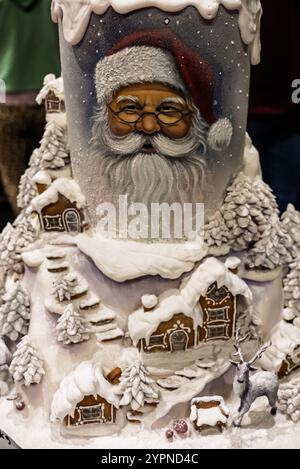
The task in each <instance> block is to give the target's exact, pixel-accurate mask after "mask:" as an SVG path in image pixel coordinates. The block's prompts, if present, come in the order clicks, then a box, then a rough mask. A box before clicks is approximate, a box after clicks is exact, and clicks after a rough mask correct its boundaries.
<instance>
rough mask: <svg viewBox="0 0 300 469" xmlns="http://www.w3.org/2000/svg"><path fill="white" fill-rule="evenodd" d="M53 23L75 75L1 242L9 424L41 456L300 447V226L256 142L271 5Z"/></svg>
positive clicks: (135, 5) (88, 16)
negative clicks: (253, 87) (271, 181)
mask: <svg viewBox="0 0 300 469" xmlns="http://www.w3.org/2000/svg"><path fill="white" fill-rule="evenodd" d="M52 15H53V19H54V20H55V21H57V22H58V23H59V29H60V42H61V58H62V71H63V78H56V77H55V76H54V75H48V76H47V77H45V82H44V87H43V89H42V90H41V92H40V94H39V95H38V98H37V101H38V102H39V103H42V102H44V103H45V107H46V113H47V125H46V127H45V133H44V136H43V139H42V141H41V143H40V147H39V148H37V149H36V150H35V151H34V153H33V155H32V157H31V160H30V164H29V167H28V169H27V170H26V172H25V174H24V175H23V177H22V178H21V181H20V187H19V196H18V205H19V208H20V214H19V216H18V217H17V219H16V220H15V221H14V223H13V224H8V225H7V226H6V228H5V229H4V231H3V232H2V234H1V235H0V292H1V296H0V298H1V299H0V337H1V338H0V394H1V400H0V416H1V417H0V422H1V424H0V426H1V429H2V430H3V431H5V432H6V433H7V434H9V435H10V436H11V437H12V438H13V439H14V440H15V441H16V442H17V443H18V444H19V445H20V446H21V447H24V448H32V447H36V448H37V447H41V448H43V447H44V448H63V447H70V446H71V447H81V446H84V447H85V448H88V447H90V448H93V447H95V448H101V447H103V448H113V447H123V448H128V447H134V448H137V447H143V446H145V445H146V444H147V446H148V447H154V448H159V447H164V446H168V447H180V446H181V445H183V444H184V447H187V448H188V447H197V448H199V447H212V446H214V447H226V448H227V447H228V448H230V447H244V446H247V447H259V446H269V447H279V446H285V447H293V445H294V442H295V438H296V436H297V435H298V436H299V434H300V428H299V427H297V422H298V421H299V419H300V403H299V399H298V398H297V396H298V389H299V376H300V319H299V315H300V290H299V288H300V287H299V285H300V275H299V272H300V214H299V213H298V212H297V211H296V209H295V208H294V207H293V206H291V205H290V206H289V207H288V208H287V211H286V212H285V213H284V214H283V215H282V216H280V215H279V211H278V208H277V203H276V199H275V197H274V195H273V193H272V190H271V189H270V188H269V187H268V186H267V185H266V184H265V183H264V182H263V180H262V176H261V170H260V163H259V155H258V153H257V151H256V149H255V148H254V147H253V145H252V142H251V140H250V137H249V136H248V135H247V134H246V122H247V106H248V93H249V80H250V66H251V64H254V65H255V64H257V63H258V62H259V57H260V38H259V31H260V19H261V15H262V10H261V5H260V2H259V0H252V1H248V0H214V1H211V0H177V1H175V0H143V1H142V0H105V1H104V0H93V1H92V0H86V1H85V2H82V1H75V0H72V1H70V0H53V3H52ZM264 344H265V345H264ZM251 357H254V358H251ZM250 358H251V359H250ZM237 360H238V361H237ZM232 362H235V364H236V365H237V371H236V378H235V379H234V376H235V368H234V366H233V365H232ZM254 362H256V363H255V366H256V367H257V369H259V370H260V371H257V375H253V377H251V378H249V374H250V373H252V372H253V366H254ZM298 368H299V370H298V371H297V369H298ZM241 376H243V377H245V378H243V380H244V381H241V378H240V377H241ZM255 376H256V377H257V378H256V379H253V378H254V377H255ZM278 380H279V381H278ZM242 382H243V383H244V385H243V386H244V388H243V390H244V391H243V393H242V397H241V404H240V408H239V409H238V406H239V397H240V392H239V391H238V392H237V388H239V389H240V387H241V386H239V385H237V384H235V386H233V383H240V384H241V383H242ZM253 383H259V386H258V387H255V386H254V384H253ZM262 383H263V384H262ZM278 386H279V391H278V396H275V397H276V398H277V397H278V399H277V400H278V410H279V412H278V413H277V415H274V414H275V413H276V410H277V404H276V405H275V404H274V401H272V409H271V408H270V407H269V404H268V401H267V400H266V398H265V396H268V395H269V393H270V388H272V390H273V391H274V390H275V391H276V392H277V390H278ZM233 388H234V389H233ZM258 388H259V389H260V390H262V389H263V391H262V392H261V393H260V394H259V392H258V391H257V389H258ZM234 390H235V391H236V392H237V394H236V395H235V392H234ZM259 396H261V398H260V400H259V401H255V400H256V398H257V397H259ZM254 401H255V403H254ZM252 403H253V407H251V409H250V406H251V405H252ZM249 409H250V412H248V413H247V412H246V410H247V411H248V410H249ZM236 414H237V418H236ZM245 414H246V415H245ZM271 414H272V415H271ZM244 415H245V417H244V419H243V422H242V423H241V416H244ZM235 425H238V427H239V428H236V429H235ZM25 428H26V431H25ZM282 428H285V429H288V430H286V437H283V435H282V432H281V430H280V429H282ZM141 429H143V432H141ZM215 429H217V432H216V431H215ZM218 430H221V432H218ZM291 435H293V436H291ZM83 438H85V440H83ZM83 441H84V442H83ZM183 442H184V443H183Z"/></svg>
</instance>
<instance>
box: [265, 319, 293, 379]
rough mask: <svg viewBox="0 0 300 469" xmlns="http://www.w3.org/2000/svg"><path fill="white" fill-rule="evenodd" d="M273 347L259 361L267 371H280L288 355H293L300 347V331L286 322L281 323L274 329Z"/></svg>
mask: <svg viewBox="0 0 300 469" xmlns="http://www.w3.org/2000/svg"><path fill="white" fill-rule="evenodd" d="M271 341H272V345H271V347H269V348H268V349H267V350H266V351H265V352H264V354H263V356H262V358H261V359H260V360H259V363H260V365H261V366H262V367H263V368H265V369H267V370H274V371H279V370H280V368H281V365H282V361H283V360H285V358H286V357H287V355H292V354H293V352H294V350H295V348H296V347H298V346H299V345H300V329H298V327H295V326H293V325H292V324H289V323H288V322H285V321H280V322H279V323H278V324H277V326H276V327H275V328H274V329H273V333H272V336H271Z"/></svg>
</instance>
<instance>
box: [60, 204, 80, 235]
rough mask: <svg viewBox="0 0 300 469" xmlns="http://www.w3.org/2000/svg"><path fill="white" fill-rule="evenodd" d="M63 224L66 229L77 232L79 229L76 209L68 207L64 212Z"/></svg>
mask: <svg viewBox="0 0 300 469" xmlns="http://www.w3.org/2000/svg"><path fill="white" fill-rule="evenodd" d="M64 224H65V227H66V231H69V232H76V233H79V232H80V231H81V230H80V216H79V213H78V212H77V210H75V209H72V208H71V209H68V210H66V211H65V212H64Z"/></svg>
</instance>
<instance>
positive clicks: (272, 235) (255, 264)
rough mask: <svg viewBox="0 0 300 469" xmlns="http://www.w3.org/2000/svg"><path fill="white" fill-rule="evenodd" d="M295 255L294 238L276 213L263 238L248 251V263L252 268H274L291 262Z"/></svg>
mask: <svg viewBox="0 0 300 469" xmlns="http://www.w3.org/2000/svg"><path fill="white" fill-rule="evenodd" d="M295 257H296V248H295V245H294V243H293V240H292V238H291V237H290V235H289V233H287V231H286V230H285V228H284V227H283V226H282V225H281V223H280V219H279V217H278V215H277V214H275V215H273V217H272V218H271V220H270V223H269V225H268V227H267V228H266V229H265V231H264V232H263V234H262V237H261V239H260V240H259V241H258V242H256V243H255V244H254V245H253V246H252V247H251V249H249V251H248V252H247V261H246V264H247V267H248V268H250V269H261V270H263V269H268V270H273V269H275V268H276V267H279V266H284V265H287V264H289V263H290V262H292V261H293V259H295Z"/></svg>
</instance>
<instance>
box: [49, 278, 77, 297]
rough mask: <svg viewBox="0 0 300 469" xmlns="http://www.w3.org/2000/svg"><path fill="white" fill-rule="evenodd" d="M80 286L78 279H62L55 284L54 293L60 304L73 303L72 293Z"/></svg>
mask: <svg viewBox="0 0 300 469" xmlns="http://www.w3.org/2000/svg"><path fill="white" fill-rule="evenodd" d="M76 285H78V280H77V278H76V277H68V276H65V277H62V278H59V279H57V280H55V281H54V282H53V287H52V293H53V295H54V296H55V297H56V299H57V300H58V301H59V302H63V301H71V298H72V291H73V289H74V288H75V287H76Z"/></svg>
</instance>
